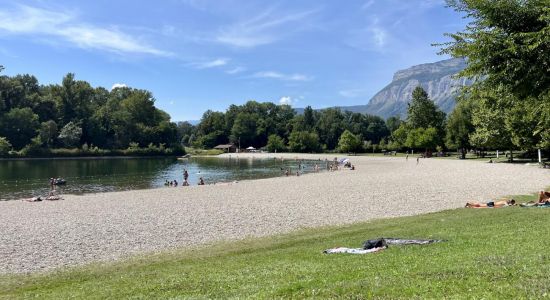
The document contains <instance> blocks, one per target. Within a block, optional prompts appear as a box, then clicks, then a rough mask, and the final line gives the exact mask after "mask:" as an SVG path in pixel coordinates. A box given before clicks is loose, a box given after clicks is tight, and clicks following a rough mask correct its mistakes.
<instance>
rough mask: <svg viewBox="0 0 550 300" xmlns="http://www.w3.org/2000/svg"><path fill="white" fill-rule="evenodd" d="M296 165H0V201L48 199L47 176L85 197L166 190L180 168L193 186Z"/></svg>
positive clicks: (143, 161) (308, 165)
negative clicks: (86, 195) (200, 178)
mask: <svg viewBox="0 0 550 300" xmlns="http://www.w3.org/2000/svg"><path fill="white" fill-rule="evenodd" d="M298 163H299V162H297V161H295V160H284V161H281V160H279V159H277V160H275V159H235V158H233V159H219V158H191V159H188V160H176V159H175V158H170V159H168V158H136V159H134V158H132V159H68V160H11V161H0V200H11V199H20V198H30V197H32V196H39V195H46V194H47V193H48V191H49V189H50V186H49V178H50V177H62V178H64V179H66V180H67V184H66V185H64V186H59V187H58V188H57V189H58V191H59V192H60V193H62V194H63V193H65V194H83V193H96V192H107V191H121V190H134V189H146V188H157V187H164V182H165V181H166V180H169V181H172V180H174V179H175V180H177V181H178V183H179V185H181V182H183V170H184V169H187V170H188V172H189V179H188V180H189V183H190V184H191V185H196V184H197V183H198V180H199V177H203V178H204V180H205V182H206V183H207V184H209V183H215V182H224V181H235V180H244V179H257V178H268V177H276V176H283V173H282V171H281V168H283V169H286V168H291V169H292V170H293V173H294V174H296V171H297V170H298ZM323 163H324V162H319V161H303V162H302V173H308V172H312V171H313V167H314V165H315V164H319V166H320V167H321V169H323V168H322V165H323ZM294 176H295V175H294ZM178 188H182V187H181V186H178Z"/></svg>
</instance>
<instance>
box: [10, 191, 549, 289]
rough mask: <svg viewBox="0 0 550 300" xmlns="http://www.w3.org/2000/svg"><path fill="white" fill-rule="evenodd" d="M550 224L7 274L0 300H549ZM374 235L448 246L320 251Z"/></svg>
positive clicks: (469, 225)
mask: <svg viewBox="0 0 550 300" xmlns="http://www.w3.org/2000/svg"><path fill="white" fill-rule="evenodd" d="M531 198H532V196H531V197H526V196H525V197H523V198H519V199H520V200H522V201H526V200H530V199H531ZM516 199H517V198H516ZM549 221H550V209H544V208H519V207H509V208H501V209H456V210H449V211H443V212H438V213H432V214H426V215H421V216H414V217H404V218H395V219H385V220H376V221H372V222H367V223H360V224H354V225H350V226H340V227H324V228H316V229H306V230H301V231H298V232H294V233H292V234H286V235H279V236H275V237H267V238H260V239H250V240H245V241H237V242H227V243H221V244H217V245H214V246H210V247H199V248H195V249H192V250H183V251H175V252H171V253H165V254H159V255H150V256H143V257H139V258H133V259H130V260H125V261H121V262H117V263H110V264H95V265H89V266H85V267H79V268H73V269H68V270H63V271H56V272H53V273H48V274H42V275H29V276H3V277H0V298H6V299H14V298H40V299H44V298H51V299H65V298H77V299H80V298H111V299H120V298H138V299H139V298H141V299H149V298H178V299H181V298H270V299H271V298H307V297H317V298H335V297H341V296H342V297H345V298H353V299H355V298H360V299H361V298H391V299H395V298H472V299H481V298H485V299H519V298H544V297H550V248H549V247H548V245H549V241H550V226H549ZM376 237H401V238H435V239H444V240H446V242H442V243H438V244H431V245H424V246H418V245H410V246H390V248H388V249H386V250H384V251H381V252H378V253H372V254H366V255H349V254H331V255H326V254H322V253H321V252H322V250H324V249H326V248H332V247H337V246H347V247H360V246H361V243H362V242H363V241H364V240H366V239H371V238H376Z"/></svg>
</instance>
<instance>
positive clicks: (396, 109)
mask: <svg viewBox="0 0 550 300" xmlns="http://www.w3.org/2000/svg"><path fill="white" fill-rule="evenodd" d="M465 67H466V61H465V60H464V59H460V58H453V59H448V60H443V61H439V62H435V63H429V64H422V65H417V66H413V67H411V68H408V69H405V70H401V71H398V72H396V73H395V75H394V76H393V80H392V82H391V83H390V84H389V85H387V86H386V87H385V88H383V89H382V90H381V91H380V92H378V93H377V94H376V95H374V97H372V99H371V100H370V101H369V103H368V104H367V105H366V107H365V112H366V113H369V114H373V115H378V116H381V117H383V118H388V117H391V116H395V115H401V117H402V118H404V117H405V116H406V114H407V103H408V102H409V101H410V100H411V96H412V91H413V90H414V88H416V87H417V86H419V85H420V86H422V87H423V88H424V89H425V90H426V92H428V95H429V97H430V99H432V100H433V101H434V102H435V104H437V105H438V106H439V108H441V109H442V110H443V111H444V112H446V113H449V112H451V111H452V109H453V108H454V105H455V100H454V99H455V97H456V95H457V92H458V91H459V89H460V88H461V87H462V86H464V85H470V84H471V83H472V82H471V80H467V79H464V78H458V79H456V78H453V75H455V74H457V73H458V72H460V71H461V70H462V69H464V68H465ZM342 109H344V110H345V108H344V107H343V108H342Z"/></svg>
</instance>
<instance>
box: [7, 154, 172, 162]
mask: <svg viewBox="0 0 550 300" xmlns="http://www.w3.org/2000/svg"><path fill="white" fill-rule="evenodd" d="M178 157H179V156H177V155H176V156H175V155H166V156H162V155H152V156H116V155H113V156H52V157H13V158H6V157H3V158H0V161H14V160H15V161H18V160H73V159H74V160H79V159H136V158H159V159H160V158H174V159H177V158H178Z"/></svg>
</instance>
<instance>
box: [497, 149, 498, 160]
mask: <svg viewBox="0 0 550 300" xmlns="http://www.w3.org/2000/svg"><path fill="white" fill-rule="evenodd" d="M497 159H498V150H497Z"/></svg>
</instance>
